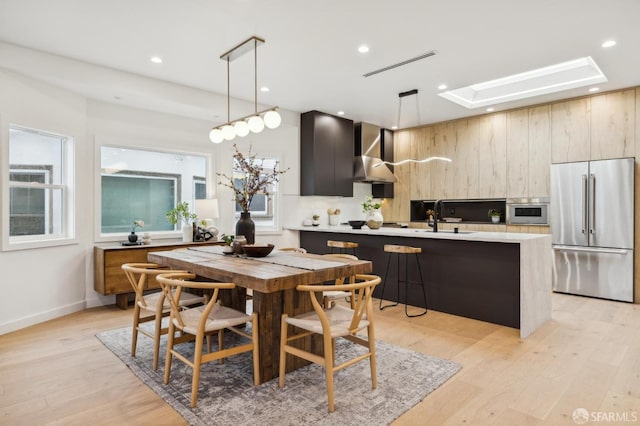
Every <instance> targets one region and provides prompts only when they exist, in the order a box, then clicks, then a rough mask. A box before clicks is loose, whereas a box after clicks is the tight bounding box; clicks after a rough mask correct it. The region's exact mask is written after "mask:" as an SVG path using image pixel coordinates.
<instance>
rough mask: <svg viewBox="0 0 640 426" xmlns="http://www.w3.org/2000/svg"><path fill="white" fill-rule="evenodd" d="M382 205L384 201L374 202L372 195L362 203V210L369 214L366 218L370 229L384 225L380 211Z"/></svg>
mask: <svg viewBox="0 0 640 426" xmlns="http://www.w3.org/2000/svg"><path fill="white" fill-rule="evenodd" d="M380 207H382V203H379V202H377V201H376V202H374V201H373V196H371V195H367V198H366V199H365V200H364V202H363V203H362V211H363V212H364V213H365V214H366V215H367V217H366V218H365V220H366V221H367V226H368V227H369V229H378V228H380V227H381V226H382V222H383V221H384V218H383V217H382V213H381V212H380Z"/></svg>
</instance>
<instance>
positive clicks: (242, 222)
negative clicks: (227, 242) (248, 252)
mask: <svg viewBox="0 0 640 426" xmlns="http://www.w3.org/2000/svg"><path fill="white" fill-rule="evenodd" d="M236 235H244V237H245V238H246V239H247V243H248V244H253V243H255V241H256V224H255V223H253V220H251V212H242V213H240V219H239V220H238V221H237V222H236Z"/></svg>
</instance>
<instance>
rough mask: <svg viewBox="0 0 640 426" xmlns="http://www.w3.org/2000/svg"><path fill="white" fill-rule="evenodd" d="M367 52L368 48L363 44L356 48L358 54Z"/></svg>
mask: <svg viewBox="0 0 640 426" xmlns="http://www.w3.org/2000/svg"><path fill="white" fill-rule="evenodd" d="M368 51H369V46H367V45H366V44H363V45H362V46H360V47H358V52H360V53H367V52H368Z"/></svg>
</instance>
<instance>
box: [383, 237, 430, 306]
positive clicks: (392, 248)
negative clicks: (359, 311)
mask: <svg viewBox="0 0 640 426" xmlns="http://www.w3.org/2000/svg"><path fill="white" fill-rule="evenodd" d="M384 251H385V252H386V253H388V255H387V269H386V271H385V273H384V280H383V281H382V291H381V292H380V310H383V309H385V308H389V307H392V306H398V301H399V300H400V283H401V282H404V297H405V299H404V313H405V315H406V316H408V317H419V316H422V315H424V314H426V313H427V293H426V291H425V289H424V278H423V277H422V268H420V258H419V257H418V253H422V249H421V248H420V247H410V246H398V245H393V244H385V245H384ZM394 253H395V254H396V255H397V256H396V259H397V263H398V300H396V303H394V304H390V305H386V306H382V299H383V298H384V287H385V286H386V285H387V276H388V275H389V266H390V265H391V257H392V256H393V254H394ZM410 254H414V255H415V258H416V265H418V273H419V274H420V282H418V281H410V280H409V255H410ZM401 256H402V257H404V279H403V280H401V279H400V257H401ZM409 284H420V288H421V289H422V296H423V298H424V312H421V313H419V314H415V315H409V311H408V308H407V299H408V298H409V292H408V286H409Z"/></svg>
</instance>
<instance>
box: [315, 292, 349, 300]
mask: <svg viewBox="0 0 640 426" xmlns="http://www.w3.org/2000/svg"><path fill="white" fill-rule="evenodd" d="M350 296H351V292H348V291H337V290H331V291H323V292H322V297H328V298H329V300H336V299H342V298H343V297H350Z"/></svg>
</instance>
